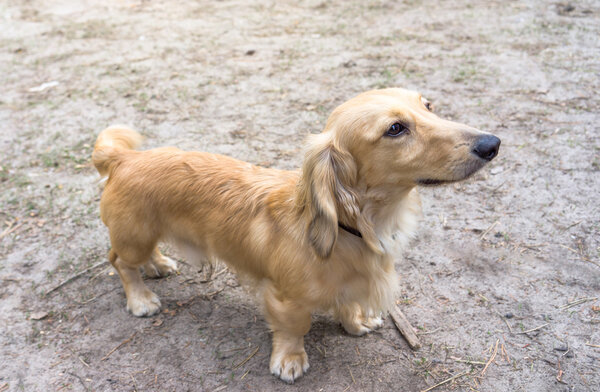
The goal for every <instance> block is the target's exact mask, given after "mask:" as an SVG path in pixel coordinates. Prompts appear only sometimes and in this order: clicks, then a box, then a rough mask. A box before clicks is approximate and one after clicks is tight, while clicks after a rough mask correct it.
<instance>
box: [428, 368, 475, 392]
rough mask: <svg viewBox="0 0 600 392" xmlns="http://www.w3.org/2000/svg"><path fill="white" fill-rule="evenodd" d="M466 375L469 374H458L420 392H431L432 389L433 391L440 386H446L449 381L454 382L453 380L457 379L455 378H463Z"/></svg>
mask: <svg viewBox="0 0 600 392" xmlns="http://www.w3.org/2000/svg"><path fill="white" fill-rule="evenodd" d="M467 374H469V372H468V371H467V372H462V373H458V374H457V375H456V376H452V377H450V378H448V379H446V380H444V381H442V382H439V383H437V384H435V385H434V386H432V387H429V388H427V389H423V390H422V391H421V392H429V391H431V390H432V389H435V388H437V387H439V386H440V385H444V384H447V383H449V382H450V381H452V380H455V379H457V378H459V377H462V376H464V375H467Z"/></svg>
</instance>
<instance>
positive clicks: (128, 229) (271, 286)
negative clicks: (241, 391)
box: [92, 88, 500, 382]
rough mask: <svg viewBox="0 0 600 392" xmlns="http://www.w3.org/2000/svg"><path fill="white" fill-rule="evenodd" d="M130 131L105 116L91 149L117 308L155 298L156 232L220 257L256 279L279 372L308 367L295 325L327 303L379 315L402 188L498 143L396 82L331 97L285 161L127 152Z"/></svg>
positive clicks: (401, 238)
mask: <svg viewBox="0 0 600 392" xmlns="http://www.w3.org/2000/svg"><path fill="white" fill-rule="evenodd" d="M140 141H141V136H140V135H139V134H138V133H136V132H135V131H133V130H130V129H128V128H126V127H119V126H115V127H110V128H108V129H106V130H104V131H102V133H100V135H99V136H98V140H97V142H96V145H95V148H94V152H93V155H92V158H93V162H94V165H95V166H96V168H97V169H98V171H99V172H100V174H101V175H102V176H108V181H107V183H106V187H105V189H104V193H103V195H102V201H101V204H100V208H101V215H102V220H103V222H104V223H105V224H106V226H108V229H109V231H110V240H111V244H112V249H111V251H110V255H109V258H110V262H111V263H112V265H113V266H114V267H115V268H116V269H117V271H118V272H119V276H120V278H121V282H122V283H123V287H124V289H125V294H126V296H127V309H128V310H129V311H131V312H132V313H133V314H134V315H135V316H150V315H152V314H155V313H157V312H158V311H159V309H160V301H159V299H158V297H157V296H156V294H154V293H153V292H152V291H150V290H149V289H148V288H147V287H146V285H145V284H144V281H143V280H142V275H141V273H140V267H141V268H142V269H143V270H144V271H145V272H146V274H148V275H149V276H155V277H158V276H165V275H167V274H169V273H171V272H173V271H176V269H177V266H176V264H175V262H174V261H172V260H170V259H168V258H167V257H165V256H163V255H161V253H160V252H159V250H158V248H157V244H158V242H159V241H171V242H173V243H175V244H176V245H178V246H180V247H181V248H182V249H184V250H185V251H186V254H188V255H189V257H191V258H192V259H193V260H191V261H194V262H197V263H201V262H204V260H215V259H219V260H223V261H224V262H226V263H227V265H229V266H230V267H232V268H233V269H235V270H236V271H237V273H238V274H241V275H244V276H245V277H248V278H250V279H249V280H250V281H252V282H254V284H255V285H256V287H257V288H258V290H259V293H260V295H261V297H262V300H263V301H264V312H265V318H266V319H267V321H268V323H269V326H270V328H271V329H272V331H273V347H272V354H271V363H270V368H271V372H272V373H273V374H274V375H276V376H279V377H280V378H281V379H282V380H284V381H287V382H293V381H294V380H295V379H297V378H298V377H300V376H301V375H302V374H303V373H304V372H306V370H307V369H308V357H307V355H306V352H305V351H304V335H305V334H306V333H307V332H308V330H309V329H310V324H311V313H312V312H313V311H315V310H317V309H321V310H332V311H333V313H334V315H335V317H336V318H337V319H338V320H339V321H340V322H341V324H342V326H343V327H344V328H345V329H346V331H348V332H349V333H351V334H354V335H362V334H364V333H367V332H369V331H372V330H373V329H375V328H378V327H380V326H381V325H382V323H383V321H382V318H381V317H382V315H384V314H385V312H386V311H387V310H388V309H389V308H390V306H391V305H392V304H393V302H394V296H395V294H396V290H397V287H398V282H397V281H398V278H397V276H396V272H395V270H394V260H395V259H396V257H397V253H396V250H397V249H400V248H401V247H402V246H403V245H405V244H406V243H407V240H408V239H409V237H410V236H411V235H412V234H413V232H414V230H415V226H416V222H417V217H418V215H419V213H420V202H419V196H418V194H417V190H416V186H417V185H439V184H444V183H448V182H453V181H460V180H464V179H465V178H467V177H469V176H470V175H471V174H473V173H475V172H476V171H477V170H479V169H480V168H481V167H483V166H484V165H485V164H486V163H487V162H489V161H490V160H491V159H493V158H494V157H495V156H496V154H497V153H498V148H499V146H500V139H498V138H497V137H495V136H492V135H490V134H487V133H483V132H480V131H478V130H477V129H474V128H471V127H468V126H466V125H463V124H459V123H455V122H451V121H446V120H442V119H440V118H438V117H437V116H436V115H435V114H433V113H432V111H431V105H430V104H429V102H427V101H426V100H425V99H423V98H422V97H421V95H420V94H418V93H416V92H412V91H408V90H403V89H396V88H394V89H385V90H374V91H369V92H366V93H363V94H361V95H359V96H357V97H355V98H353V99H351V100H349V101H348V102H346V103H344V104H342V105H341V106H339V107H338V108H336V109H335V110H334V111H333V113H332V114H331V116H330V117H329V119H328V121H327V124H326V126H325V129H324V130H323V132H322V133H321V134H318V135H314V136H313V137H312V138H311V139H310V140H309V142H308V147H307V151H306V156H305V159H304V163H303V165H302V169H301V170H299V171H282V170H276V169H265V168H262V167H258V166H254V165H251V164H249V163H246V162H241V161H238V160H236V159H233V158H229V157H225V156H221V155H216V154H210V153H205V152H186V151H181V150H178V149H176V148H172V147H168V148H157V149H154V150H149V151H135V150H133V149H134V148H135V147H137V146H138V144H139V143H140Z"/></svg>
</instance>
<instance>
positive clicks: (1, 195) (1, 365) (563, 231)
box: [0, 0, 600, 392]
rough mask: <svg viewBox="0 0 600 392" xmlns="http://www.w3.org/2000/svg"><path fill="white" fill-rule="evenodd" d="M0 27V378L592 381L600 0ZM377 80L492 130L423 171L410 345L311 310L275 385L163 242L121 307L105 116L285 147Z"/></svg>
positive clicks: (203, 286) (263, 161) (232, 292)
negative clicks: (463, 161) (413, 345)
mask: <svg viewBox="0 0 600 392" xmlns="http://www.w3.org/2000/svg"><path fill="white" fill-rule="evenodd" d="M0 31H1V33H0V82H1V86H2V87H1V88H0V91H1V94H0V166H1V167H0V224H1V227H0V233H1V234H0V279H1V285H0V346H1V352H0V392H5V391H58V390H75V391H85V390H90V391H110V390H114V391H131V390H137V391H186V390H189V391H219V390H227V391H229V390H231V391H237V390H240V391H245V390H252V391H264V390H273V391H388V390H389V391H391V390H394V391H419V390H425V389H427V388H429V387H432V386H434V385H436V384H437V383H440V382H442V381H445V380H447V379H449V378H451V377H453V376H456V377H455V378H454V379H452V380H451V381H448V382H447V383H445V384H443V385H441V386H438V387H436V388H435V389H434V390H435V391H444V390H478V391H598V390H600V299H599V297H600V196H599V194H600V175H599V170H600V137H599V132H598V131H599V125H598V124H599V119H600V116H599V114H598V113H599V111H600V100H599V95H598V91H599V90H600V62H599V59H600V40H599V39H598V37H599V36H600V1H577V2H575V1H574V2H572V3H565V2H556V1H510V2H507V1H467V0H452V1H437V2H434V1H424V2H420V1H413V0H406V1H356V0H352V1H322V0H318V1H302V2H293V1H277V2H275V1H265V0H257V1H252V2H250V1H248V2H245V1H240V0H238V1H229V0H224V1H206V0H201V1H188V2H182V1H173V0H163V1H142V2H136V1H135V0H132V1H127V0H125V1H116V0H109V1H102V2H98V1H78V2H75V1H69V0H49V1H43V2H42V1H35V0H22V1H18V0H13V1H6V0H5V1H1V2H0ZM391 86H400V87H406V88H411V89H416V90H419V91H421V92H422V93H423V94H424V96H426V97H427V98H428V99H430V100H431V101H432V102H433V103H434V105H435V107H436V111H437V112H438V113H439V114H440V116H443V117H447V118H452V119H454V120H457V121H461V122H464V123H467V124H470V125H472V126H474V127H478V128H480V129H484V130H487V131H490V132H493V133H495V134H496V135H498V136H499V137H500V138H501V139H502V146H501V149H500V155H499V157H498V158H497V159H496V160H494V161H493V162H492V163H491V164H490V165H489V166H487V167H486V168H485V169H484V170H483V171H481V172H480V173H479V174H477V175H476V176H475V177H474V178H472V179H470V180H469V181H467V182H465V183H461V184H458V185H453V186H446V187H440V188H427V189H422V192H421V194H422V198H423V204H424V217H423V220H422V223H421V228H420V232H419V236H418V238H417V239H416V240H415V241H414V242H413V244H412V246H411V247H410V248H409V249H408V250H407V251H406V253H405V255H404V257H402V258H401V259H399V260H398V263H397V271H398V274H399V277H400V281H401V287H402V292H401V295H400V296H399V298H398V300H399V301H398V303H399V306H400V308H401V309H402V310H403V312H404V313H405V314H406V315H407V317H408V318H409V319H410V320H411V322H412V323H413V325H414V326H415V327H416V329H417V331H418V332H419V334H420V338H421V339H422V341H423V344H424V347H423V348H422V349H421V350H419V351H416V352H413V351H412V350H411V349H410V348H409V347H408V346H407V344H406V342H405V341H404V340H403V338H402V337H401V336H400V335H399V333H398V331H397V330H396V329H395V327H394V325H393V324H392V322H391V321H390V320H389V319H388V320H387V321H386V324H385V326H384V327H383V328H382V329H381V330H379V331H377V332H375V333H372V334H370V335H368V336H364V337H358V338H357V337H352V336H349V335H348V334H346V333H345V332H344V331H343V330H342V328H341V327H340V326H339V325H338V324H336V323H335V322H334V321H333V319H332V318H331V317H330V316H328V315H315V317H314V322H313V326H312V329H311V331H310V333H309V334H308V336H307V338H306V347H307V352H308V356H309V360H310V363H311V368H310V370H309V371H308V373H307V374H306V375H305V376H304V377H302V378H301V379H299V380H297V382H296V383H295V384H294V385H291V386H290V385H286V384H284V383H283V382H281V381H279V380H278V379H276V378H275V377H273V376H271V375H270V374H269V369H268V357H269V352H270V333H269V331H268V329H267V326H266V324H265V321H264V319H263V317H262V316H261V314H260V312H259V310H258V306H257V304H256V301H255V300H254V298H253V296H252V295H250V294H249V293H248V292H247V291H245V290H244V289H243V288H242V287H240V286H239V284H238V282H237V280H236V278H235V276H234V275H233V274H231V273H230V272H229V271H227V270H225V269H224V268H223V267H220V268H218V269H217V271H216V276H215V277H214V279H213V280H212V281H210V282H202V274H199V273H198V268H197V267H193V266H190V265H189V264H183V263H181V264H180V266H181V274H180V275H177V276H172V277H169V278H166V279H162V280H155V281H149V282H148V283H149V285H150V287H151V289H152V290H153V291H155V292H156V293H157V294H158V295H159V296H160V297H161V299H162V302H163V310H164V312H163V313H161V314H160V315H158V316H155V317H152V318H145V319H139V318H135V317H133V316H131V315H129V314H128V313H127V312H126V310H125V296H124V293H123V291H122V288H121V285H120V282H119V280H118V277H117V275H116V274H115V273H114V272H113V270H112V269H111V267H110V266H109V264H108V262H107V259H106V254H107V251H108V247H109V241H108V235H107V230H106V228H105V227H104V226H103V225H102V223H101V221H100V219H99V213H98V201H99V198H100V194H101V185H100V184H99V183H98V174H97V173H96V171H95V170H94V169H93V167H92V166H91V165H90V162H89V159H90V154H91V145H92V144H93V142H94V140H95V137H96V135H97V134H98V132H99V131H100V130H101V129H103V128H104V127H106V126H108V125H110V124H113V123H126V124H130V125H132V126H134V127H136V128H137V129H139V130H140V131H141V132H142V133H143V134H144V135H146V136H147V141H146V144H145V146H146V147H154V146H162V145H175V146H178V147H181V148H184V149H194V150H204V151H211V152H217V153H223V154H227V155H231V156H234V157H236V158H239V159H243V160H246V161H249V162H253V163H256V164H260V165H263V166H270V167H277V168H283V169H292V168H297V167H299V165H300V163H301V158H302V146H303V141H304V140H305V138H306V135H308V134H309V133H311V132H312V133H316V132H320V130H321V129H322V126H323V125H324V122H325V120H326V118H327V116H328V113H330V112H331V110H333V108H334V107H335V106H336V105H338V104H340V103H342V102H343V101H345V100H347V99H348V98H350V97H352V96H354V95H356V94H357V93H359V92H362V91H365V90H369V89H372V88H378V87H391ZM165 251H166V253H167V254H169V255H171V256H173V257H178V256H177V254H176V253H175V251H174V250H172V249H169V248H165ZM71 277H75V278H74V279H72V280H69V279H70V278H71ZM61 283H64V284H63V285H62V286H60V284H61Z"/></svg>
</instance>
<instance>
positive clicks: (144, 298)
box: [127, 290, 160, 317]
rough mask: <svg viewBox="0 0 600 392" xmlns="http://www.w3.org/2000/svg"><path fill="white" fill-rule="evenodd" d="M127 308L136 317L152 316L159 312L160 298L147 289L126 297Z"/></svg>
mask: <svg viewBox="0 0 600 392" xmlns="http://www.w3.org/2000/svg"><path fill="white" fill-rule="evenodd" d="M127 310H128V311H130V312H131V314H133V315H134V316H136V317H147V316H152V315H154V314H156V313H158V312H160V299H158V296H157V295H156V294H154V293H153V292H152V291H150V290H148V291H147V292H146V293H144V294H143V295H138V296H135V297H131V298H128V299H127Z"/></svg>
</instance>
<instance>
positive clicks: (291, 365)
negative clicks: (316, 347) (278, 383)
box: [271, 350, 309, 384]
mask: <svg viewBox="0 0 600 392" xmlns="http://www.w3.org/2000/svg"><path fill="white" fill-rule="evenodd" d="M308 368H309V365H308V356H307V355H306V351H304V350H302V353H298V354H283V355H273V356H272V357H271V374H273V375H274V376H277V377H279V378H281V379H282V380H283V381H285V382H287V383H289V384H293V383H294V380H296V379H298V378H299V377H300V376H302V375H303V374H304V373H306V371H307V370H308Z"/></svg>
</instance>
